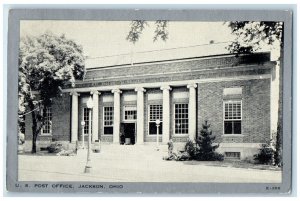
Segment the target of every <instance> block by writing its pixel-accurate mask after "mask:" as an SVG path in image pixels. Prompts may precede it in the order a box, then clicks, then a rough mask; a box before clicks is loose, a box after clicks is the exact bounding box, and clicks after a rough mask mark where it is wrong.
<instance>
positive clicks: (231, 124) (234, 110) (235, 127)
mask: <svg viewBox="0 0 300 201" xmlns="http://www.w3.org/2000/svg"><path fill="white" fill-rule="evenodd" d="M241 125H242V101H227V102H224V134H241V133H242V129H241Z"/></svg>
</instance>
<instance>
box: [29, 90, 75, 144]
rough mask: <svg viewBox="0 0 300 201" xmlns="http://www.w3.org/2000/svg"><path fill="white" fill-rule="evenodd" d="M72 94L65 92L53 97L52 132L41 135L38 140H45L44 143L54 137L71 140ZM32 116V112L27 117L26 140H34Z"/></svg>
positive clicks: (60, 139) (47, 142)
mask: <svg viewBox="0 0 300 201" xmlns="http://www.w3.org/2000/svg"><path fill="white" fill-rule="evenodd" d="M70 118H71V96H70V95H69V93H64V94H63V95H62V97H57V98H55V99H53V104H52V134H51V135H41V134H39V135H38V137H37V141H44V143H43V144H44V145H43V146H46V145H47V144H49V143H50V142H51V141H52V140H53V139H54V140H57V141H70V133H71V119H70ZM31 126H32V118H31V114H28V115H26V119H25V140H27V141H31V140H32V128H31Z"/></svg>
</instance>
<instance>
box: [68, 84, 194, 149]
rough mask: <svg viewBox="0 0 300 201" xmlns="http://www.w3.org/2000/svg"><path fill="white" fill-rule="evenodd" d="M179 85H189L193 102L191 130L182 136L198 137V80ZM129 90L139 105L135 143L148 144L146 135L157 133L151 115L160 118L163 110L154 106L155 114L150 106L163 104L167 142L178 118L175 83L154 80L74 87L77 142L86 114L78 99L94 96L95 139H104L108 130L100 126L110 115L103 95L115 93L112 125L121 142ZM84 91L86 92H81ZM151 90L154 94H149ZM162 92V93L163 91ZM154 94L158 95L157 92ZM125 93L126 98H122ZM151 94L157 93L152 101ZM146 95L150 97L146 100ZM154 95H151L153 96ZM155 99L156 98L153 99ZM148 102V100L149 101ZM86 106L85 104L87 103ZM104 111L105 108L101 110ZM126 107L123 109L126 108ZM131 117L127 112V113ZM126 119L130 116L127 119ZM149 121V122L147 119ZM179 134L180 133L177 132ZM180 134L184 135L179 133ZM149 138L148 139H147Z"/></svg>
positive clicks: (115, 137)
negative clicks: (158, 83) (132, 85)
mask: <svg viewBox="0 0 300 201" xmlns="http://www.w3.org/2000/svg"><path fill="white" fill-rule="evenodd" d="M174 87H176V88H182V89H184V88H186V89H189V92H188V93H189V100H188V101H186V103H187V104H188V105H189V106H188V116H189V117H188V122H187V124H188V133H182V137H184V138H190V139H195V137H196V90H195V89H196V87H197V84H196V83H191V82H189V83H186V84H184V85H182V84H181V85H174ZM153 90H155V93H154V94H153V93H152V92H151V91H153ZM123 91H125V92H128V91H130V94H131V96H132V95H134V96H132V97H131V98H130V102H129V103H130V105H132V104H133V105H135V107H134V108H136V109H135V110H136V117H134V118H133V119H131V120H132V122H134V123H135V124H136V128H135V130H136V133H135V138H136V139H135V143H136V144H144V143H145V137H147V136H148V138H151V137H152V136H153V137H154V135H153V134H152V135H151V132H150V127H151V126H152V125H151V124H150V123H148V122H149V121H150V119H149V117H150V115H151V118H152V117H154V116H156V117H157V118H159V112H160V111H156V110H152V109H151V114H150V109H149V108H150V107H151V108H152V106H156V107H157V106H160V108H162V119H161V122H162V135H161V139H160V142H161V143H163V144H166V143H167V142H168V141H169V140H170V138H171V136H172V133H171V132H175V131H174V129H173V130H172V126H171V125H172V124H174V122H173V123H171V121H172V120H174V118H172V115H171V114H173V116H174V111H171V110H172V108H173V107H172V104H171V99H172V96H171V94H172V85H171V84H168V83H166V84H163V85H161V86H160V87H156V86H155V87H153V86H152V84H149V85H147V84H145V85H143V86H139V87H135V88H128V86H124V87H122V86H118V87H113V86H112V87H111V89H105V90H103V89H102V90H101V89H99V90H98V89H86V91H83V89H80V90H75V89H74V90H72V91H71V93H70V95H71V96H72V99H71V101H72V104H71V105H72V108H71V111H72V121H71V124H72V125H71V127H72V130H71V136H72V138H71V139H72V142H76V140H78V139H79V140H80V138H79V137H78V133H80V130H81V129H80V128H79V127H78V124H80V122H81V121H82V119H79V118H78V116H81V118H84V115H79V114H78V113H79V112H81V111H80V110H78V108H79V105H78V104H79V102H80V101H78V99H80V98H86V97H87V96H91V97H92V100H93V103H94V107H93V109H92V142H95V141H96V140H98V139H101V136H106V134H105V133H104V129H103V127H102V129H101V128H100V127H99V123H101V124H103V125H104V124H106V123H105V122H104V120H106V119H107V118H109V117H108V116H107V114H106V113H105V112H104V109H102V110H101V109H100V108H104V107H105V106H104V105H103V104H105V103H104V102H103V101H100V100H103V97H102V99H101V96H102V94H103V96H104V97H105V98H104V99H105V100H106V99H108V98H107V97H113V98H111V99H110V101H111V102H110V104H111V106H113V107H112V108H113V115H112V116H113V119H112V122H113V123H112V127H113V129H112V130H113V132H112V135H111V137H112V143H114V144H120V134H122V132H124V131H123V130H122V129H124V128H121V127H122V126H121V123H122V122H124V118H125V116H124V112H125V111H123V110H124V109H122V107H126V102H124V103H122V101H121V100H123V99H124V100H125V101H126V100H129V99H128V98H127V99H126V97H127V94H126V93H125V94H123V93H122V92H123ZM147 91H149V93H147ZM80 94H82V95H81V96H80ZM149 94H150V95H149ZM159 94H161V96H160V95H159ZM153 95H154V96H153ZM122 96H124V97H123V99H122ZM148 96H152V97H154V100H150V101H148V99H147V98H148ZM145 98H146V100H145ZM150 99H151V98H150ZM152 99H153V98H152ZM179 99H180V97H179ZM153 101H154V102H153ZM146 102H147V104H146ZM82 107H85V106H84V105H83V106H82ZM101 111H102V112H101ZM122 111H123V112H122ZM126 118H127V116H126ZM125 121H126V120H125ZM147 121H148V122H147ZM177 136H179V134H177ZM179 137H180V136H179ZM146 141H147V140H146Z"/></svg>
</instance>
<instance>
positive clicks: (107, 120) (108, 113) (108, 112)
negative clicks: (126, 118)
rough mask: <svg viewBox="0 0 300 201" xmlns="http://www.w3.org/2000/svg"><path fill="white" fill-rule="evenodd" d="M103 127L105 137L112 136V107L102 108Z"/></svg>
mask: <svg viewBox="0 0 300 201" xmlns="http://www.w3.org/2000/svg"><path fill="white" fill-rule="evenodd" d="M103 113H104V115H103V117H104V121H103V127H104V129H103V130H104V134H105V135H112V134H113V132H114V127H113V125H114V108H113V107H104V108H103Z"/></svg>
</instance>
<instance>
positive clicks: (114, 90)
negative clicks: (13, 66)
mask: <svg viewBox="0 0 300 201" xmlns="http://www.w3.org/2000/svg"><path fill="white" fill-rule="evenodd" d="M237 19H238V18H237ZM284 25H285V24H284V21H278V20H273V21H270V20H268V21H263V20H261V21H259V20H249V21H246V20H231V21H229V20H226V19H224V20H218V21H216V20H211V21H207V20H202V21H201V20H193V21H188V20H184V21H180V20H169V19H161V18H157V20H145V19H138V18H136V19H132V20H127V19H126V20H63V19H62V20H53V19H47V20H44V19H33V20H32V19H31V20H26V19H22V20H20V24H19V38H18V40H19V41H18V44H19V47H18V55H17V56H18V86H17V87H18V127H17V128H18V131H17V133H18V135H16V136H17V138H16V140H17V181H18V182H23V183H22V187H28V188H27V190H28V191H30V188H31V189H35V190H36V189H39V190H43V188H48V187H51V188H76V189H80V190H79V191H84V190H86V191H89V190H91V188H92V189H93V190H94V191H105V189H111V188H112V189H114V188H116V189H118V188H121V189H122V188H126V185H123V183H136V184H139V183H140V182H141V183H143V184H144V183H147V184H151V183H152V184H157V183H158V184H159V183H161V184H163V183H174V184H183V185H184V184H190V183H199V184H201V183H203V184H207V183H209V184H211V185H214V184H225V185H226V184H239V183H242V184H264V186H263V187H262V188H263V190H264V191H266V192H268V191H272V192H273V193H274V191H275V192H276V191H280V187H281V184H282V182H283V177H284V174H283V170H284V168H288V169H289V171H290V162H289V163H285V162H284V160H285V159H284V157H283V149H284V146H285V144H284V143H283V139H284V138H285V137H286V136H284V135H287V136H290V135H291V133H287V134H286V133H284V132H283V128H282V127H283V124H282V122H283V90H282V88H283V85H284V82H283V78H282V72H283V70H284V66H283V62H284V59H285V58H284V46H285V44H284V36H285V35H284V33H285V30H284ZM290 146H291V144H289V148H290ZM289 176H290V175H286V176H285V177H289ZM26 182H31V183H30V184H26ZM32 182H33V183H32ZM43 182H44V183H43ZM48 182H50V183H49V184H48ZM73 182H75V183H73ZM13 185H14V184H13ZM24 185H25V186H24ZM25 191H26V190H25ZM33 191H34V190H33Z"/></svg>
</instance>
